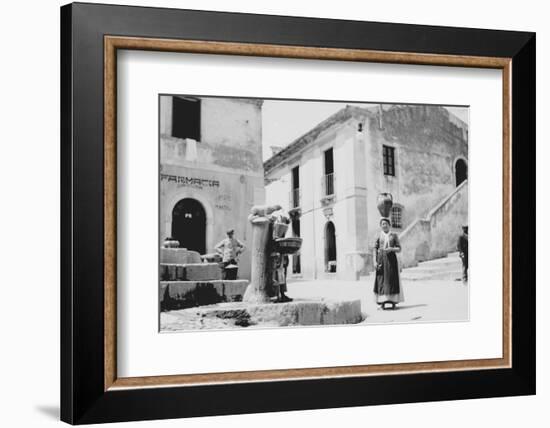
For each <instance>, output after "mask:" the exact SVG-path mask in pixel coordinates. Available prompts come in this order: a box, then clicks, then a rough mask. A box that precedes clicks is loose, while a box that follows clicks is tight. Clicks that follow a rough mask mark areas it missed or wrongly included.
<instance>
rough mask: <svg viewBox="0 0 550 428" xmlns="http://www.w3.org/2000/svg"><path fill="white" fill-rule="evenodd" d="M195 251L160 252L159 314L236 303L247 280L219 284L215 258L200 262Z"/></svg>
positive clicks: (220, 265)
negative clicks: (160, 312) (223, 303)
mask: <svg viewBox="0 0 550 428" xmlns="http://www.w3.org/2000/svg"><path fill="white" fill-rule="evenodd" d="M202 260H203V259H202V258H201V255H200V254H199V253H197V252H196V251H189V250H187V249H185V248H161V249H160V289H159V292H160V295H159V301H160V308H161V311H167V310H174V309H182V308H190V307H195V306H203V305H212V304H215V303H221V302H239V301H241V300H242V296H243V295H244V292H245V290H246V287H247V286H248V281H247V280H244V279H243V280H239V279H237V280H223V279H222V276H223V267H222V264H221V263H219V262H212V260H217V259H216V257H214V256H211V257H205V258H204V260H205V261H202Z"/></svg>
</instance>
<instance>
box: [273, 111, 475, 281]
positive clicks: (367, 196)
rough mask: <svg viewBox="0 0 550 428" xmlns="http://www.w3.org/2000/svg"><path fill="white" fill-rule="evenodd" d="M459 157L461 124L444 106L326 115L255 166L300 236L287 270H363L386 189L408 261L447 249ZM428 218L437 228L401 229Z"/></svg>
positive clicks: (460, 209) (458, 219) (463, 140)
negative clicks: (260, 167) (296, 258)
mask: <svg viewBox="0 0 550 428" xmlns="http://www.w3.org/2000/svg"><path fill="white" fill-rule="evenodd" d="M467 159H468V126H467V125H466V124H465V123H464V122H462V121H461V120H459V119H458V118H456V117H455V116H454V115H452V114H450V113H449V112H448V111H447V110H446V109H445V108H443V107H439V106H420V105H369V106H368V107H367V108H359V107H352V106H348V107H346V108H344V109H342V110H340V111H339V112H337V113H335V114H334V115H333V116H331V117H329V118H328V119H326V120H325V121H323V122H322V123H320V124H319V125H318V126H316V127H315V128H313V129H312V130H311V131H310V132H308V133H307V134H305V135H304V136H302V137H300V138H299V139H297V140H296V141H294V142H292V143H291V144H289V145H288V146H286V147H285V148H284V149H282V150H281V151H279V152H278V153H276V154H274V155H273V157H272V158H270V159H269V160H267V161H266V162H265V163H264V168H265V177H266V199H267V202H268V203H277V202H281V201H283V203H284V205H285V206H284V208H286V209H288V210H290V212H291V213H293V214H294V218H295V223H294V225H295V229H297V230H298V231H299V235H300V236H301V237H302V238H303V244H302V250H301V254H300V262H299V267H298V268H296V262H293V263H294V264H293V270H294V271H295V272H296V271H300V273H301V275H302V276H303V277H304V278H331V277H337V278H346V279H358V278H359V276H360V275H363V274H365V273H367V272H369V271H370V270H371V269H372V244H373V242H374V239H375V237H376V235H377V234H378V233H379V230H380V229H379V219H380V214H379V212H378V210H377V208H376V205H377V197H378V195H379V193H382V192H387V193H391V194H392V195H393V200H394V204H395V211H394V213H393V216H394V218H393V219H392V220H394V225H393V226H394V230H395V231H396V232H398V233H400V234H402V235H403V236H402V241H403V242H402V246H403V254H407V260H406V264H407V265H411V264H414V263H416V262H417V261H418V260H423V259H426V258H425V257H427V258H432V257H437V256H441V255H443V254H446V253H447V252H449V251H450V250H452V247H453V246H454V244H455V243H456V237H457V236H458V234H459V233H460V226H461V225H462V224H465V223H467V220H468V205H467V204H468V197H467V189H468V186H467V181H466V182H465V183H464V181H465V180H466V178H467ZM296 168H297V169H296ZM461 183H462V186H461V188H462V189H463V190H462V191H461V192H460V194H459V195H458V196H455V197H450V196H451V195H452V194H454V193H456V192H457V186H458V185H459V184H461ZM445 201H447V202H445ZM457 201H459V202H457ZM435 208H437V215H436V214H433V213H432V215H431V217H430V213H431V212H432V211H433V210H434V209H435ZM427 217H429V218H430V221H437V222H438V224H439V227H438V228H435V227H434V228H430V233H429V234H427V233H425V234H424V235H422V236H421V234H420V233H412V232H407V233H403V232H405V231H406V230H407V228H408V227H412V225H413V224H415V223H417V222H418V221H419V219H424V220H425V219H426V218H427ZM298 218H299V220H298ZM434 219H436V220H434ZM298 221H299V225H297V222H298ZM416 227H418V226H415V228H416ZM436 229H437V231H436ZM432 232H433V233H432ZM426 245H427V246H428V247H429V248H428V251H427V253H426V251H425V247H426ZM417 247H423V248H424V252H422V251H418V248H417ZM411 254H412V256H410V255H411ZM426 254H427V256H426ZM417 256H418V257H417ZM423 257H424V258H423ZM334 270H335V272H333V271H334Z"/></svg>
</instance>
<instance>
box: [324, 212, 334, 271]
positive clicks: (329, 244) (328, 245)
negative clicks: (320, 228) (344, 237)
mask: <svg viewBox="0 0 550 428" xmlns="http://www.w3.org/2000/svg"><path fill="white" fill-rule="evenodd" d="M325 268H326V271H327V272H336V229H335V227H334V223H333V222H332V221H329V222H327V224H326V226H325Z"/></svg>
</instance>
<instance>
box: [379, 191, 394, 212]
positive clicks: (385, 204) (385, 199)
mask: <svg viewBox="0 0 550 428" xmlns="http://www.w3.org/2000/svg"><path fill="white" fill-rule="evenodd" d="M392 206H393V197H392V195H391V193H380V194H379V195H378V205H377V207H378V211H379V212H380V215H381V216H382V217H389V216H390V212H391V207H392Z"/></svg>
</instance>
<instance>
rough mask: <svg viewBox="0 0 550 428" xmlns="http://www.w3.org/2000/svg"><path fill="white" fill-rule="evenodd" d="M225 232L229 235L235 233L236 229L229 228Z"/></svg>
mask: <svg viewBox="0 0 550 428" xmlns="http://www.w3.org/2000/svg"><path fill="white" fill-rule="evenodd" d="M225 233H227V234H228V235H229V234H230V233H235V229H227V232H225Z"/></svg>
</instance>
